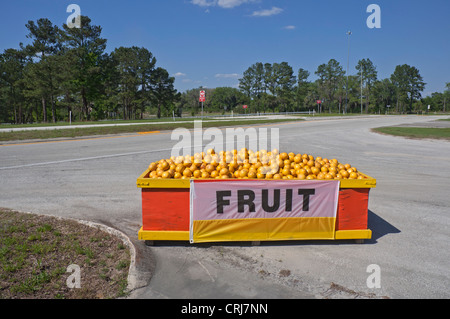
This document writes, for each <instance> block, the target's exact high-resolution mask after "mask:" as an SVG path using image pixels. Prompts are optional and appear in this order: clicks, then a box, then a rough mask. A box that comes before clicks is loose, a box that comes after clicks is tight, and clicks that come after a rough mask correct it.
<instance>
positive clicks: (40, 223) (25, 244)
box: [0, 209, 130, 299]
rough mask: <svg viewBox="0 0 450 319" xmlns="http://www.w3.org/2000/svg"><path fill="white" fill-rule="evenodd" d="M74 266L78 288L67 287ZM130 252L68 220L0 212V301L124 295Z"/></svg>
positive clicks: (94, 230)
mask: <svg viewBox="0 0 450 319" xmlns="http://www.w3.org/2000/svg"><path fill="white" fill-rule="evenodd" d="M71 265H78V266H79V267H80V279H81V282H80V283H81V287H80V288H70V287H69V285H68V284H67V281H68V279H69V276H71V274H72V273H71V272H68V268H69V266H71ZM129 265H130V252H129V250H128V248H126V246H125V245H124V244H123V242H122V241H121V240H120V239H119V238H116V237H114V236H112V235H110V234H107V233H104V232H103V231H101V230H99V229H97V228H94V227H89V226H86V225H82V224H79V223H77V222H75V221H71V220H59V219H57V218H54V217H49V216H37V215H33V214H24V213H18V212H14V211H11V210H6V209H0V299H99V298H102V299H103V298H105V299H114V298H118V297H123V296H126V287H127V284H128V282H127V277H128V267H129Z"/></svg>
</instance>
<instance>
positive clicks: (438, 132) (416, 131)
mask: <svg viewBox="0 0 450 319" xmlns="http://www.w3.org/2000/svg"><path fill="white" fill-rule="evenodd" d="M372 131H374V132H377V133H382V134H388V135H394V136H403V137H408V138H418V139H422V138H431V139H444V140H450V128H431V127H378V128H374V129H372Z"/></svg>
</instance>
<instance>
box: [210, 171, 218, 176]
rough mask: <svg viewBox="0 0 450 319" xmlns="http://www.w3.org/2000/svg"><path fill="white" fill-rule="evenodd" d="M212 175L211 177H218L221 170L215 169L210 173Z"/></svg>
mask: <svg viewBox="0 0 450 319" xmlns="http://www.w3.org/2000/svg"><path fill="white" fill-rule="evenodd" d="M210 176H211V178H216V177H218V176H219V172H218V171H216V170H214V171H212V172H211V173H210Z"/></svg>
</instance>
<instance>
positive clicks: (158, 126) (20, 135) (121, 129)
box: [0, 119, 302, 142]
mask: <svg viewBox="0 0 450 319" xmlns="http://www.w3.org/2000/svg"><path fill="white" fill-rule="evenodd" d="M294 121H302V119H298V120H297V119H276V120H269V119H263V120H230V121H226V120H225V121H203V122H202V127H204V128H207V127H224V126H237V125H252V124H268V123H270V124H274V123H281V122H294ZM176 128H187V129H192V128H194V123H193V122H174V123H155V124H142V125H129V126H128V125H124V126H101V127H91V126H89V125H86V127H83V128H70V129H52V130H31V131H19V132H1V133H0V142H1V141H3V142H5V141H22V140H34V139H52V138H76V137H83V136H96V135H110V134H124V133H140V132H149V131H165V130H173V129H176Z"/></svg>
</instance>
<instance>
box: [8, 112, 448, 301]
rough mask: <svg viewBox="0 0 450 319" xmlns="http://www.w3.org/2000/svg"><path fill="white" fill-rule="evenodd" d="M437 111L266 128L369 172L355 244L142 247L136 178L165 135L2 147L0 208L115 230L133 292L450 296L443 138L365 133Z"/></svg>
mask: <svg viewBox="0 0 450 319" xmlns="http://www.w3.org/2000/svg"><path fill="white" fill-rule="evenodd" d="M437 118H439V117H433V116H427V117H425V116H369V117H361V118H360V117H355V118H347V119H340V118H330V119H324V118H321V119H319V118H315V119H309V120H307V121H304V122H296V123H282V124H276V125H274V126H270V127H279V129H280V136H281V140H280V149H282V150H288V151H293V152H301V153H310V154H313V155H316V156H318V155H320V156H322V157H328V158H334V157H335V158H338V159H339V160H340V161H343V162H350V163H351V164H353V165H354V166H356V167H358V168H359V169H360V170H361V171H363V172H364V173H366V174H368V175H371V176H373V177H375V178H376V179H377V182H378V183H377V188H375V189H374V190H372V191H371V193H370V202H369V210H370V211H369V228H371V229H372V231H373V238H372V239H371V240H368V241H366V243H365V244H362V245H358V244H355V243H354V242H353V241H341V242H329V241H305V242H280V243H262V244H261V246H256V247H254V246H251V245H249V244H246V243H235V244H220V245H195V246H191V245H189V244H186V243H160V244H158V245H156V246H153V247H147V246H145V244H144V243H143V242H140V241H138V240H137V232H138V230H139V228H140V227H141V225H142V222H141V203H140V200H141V199H140V190H139V189H138V188H137V187H136V178H137V177H138V176H139V175H140V174H141V173H142V172H143V171H144V170H145V169H146V167H147V166H148V164H149V163H150V162H152V161H156V160H159V159H161V158H167V157H169V156H170V150H171V147H172V146H173V145H175V144H176V143H177V141H171V139H170V137H171V132H161V133H160V134H152V135H134V134H128V135H123V136H114V137H99V138H91V139H79V140H77V139H70V140H64V141H49V142H44V143H26V144H9V145H0V180H1V181H2V183H0V207H7V208H11V209H17V210H21V211H29V212H35V213H41V214H51V215H56V216H62V217H71V218H77V219H82V220H88V221H92V222H96V223H101V224H105V225H107V226H110V227H113V228H116V229H118V230H120V231H122V232H123V233H125V234H126V235H127V236H129V237H130V239H131V241H132V242H133V243H134V244H135V247H136V250H137V255H136V265H137V268H138V277H137V278H138V285H137V289H135V290H134V291H133V292H132V294H131V296H130V297H131V298H136V299H138V298H158V299H159V298H213V299H214V298H282V299H286V298H325V297H326V298H355V297H359V298H372V297H384V296H387V297H390V298H449V297H450V290H449V288H448V287H450V268H449V267H448V265H449V261H450V253H449V249H448V244H449V237H450V231H449V229H450V227H449V226H450V218H449V214H448V212H449V207H450V198H449V196H448V194H449V193H450V182H449V180H450V179H449V178H450V147H449V145H450V144H449V142H448V141H442V140H412V139H405V138H401V137H391V136H387V135H380V134H376V133H372V132H371V131H370V128H373V127H379V126H388V125H401V124H408V123H424V122H428V121H431V120H434V119H437ZM371 264H377V265H379V267H380V270H381V288H372V289H371V288H368V287H367V278H368V276H369V275H370V273H368V272H367V267H368V266H369V265H371ZM286 274H288V275H286ZM339 287H342V289H339Z"/></svg>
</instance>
